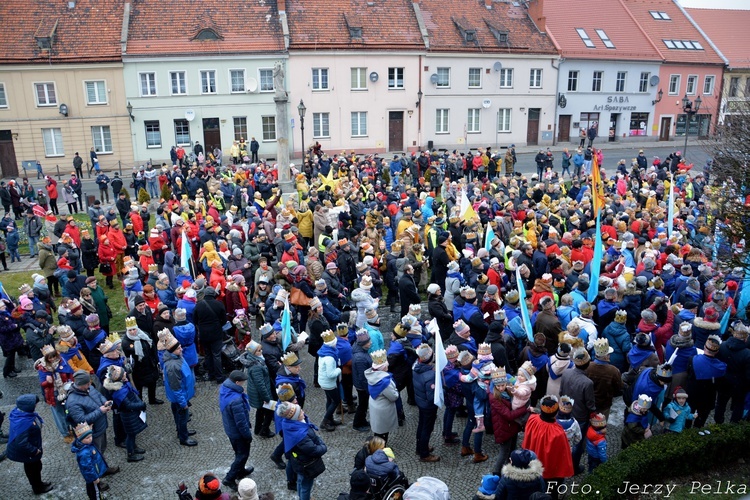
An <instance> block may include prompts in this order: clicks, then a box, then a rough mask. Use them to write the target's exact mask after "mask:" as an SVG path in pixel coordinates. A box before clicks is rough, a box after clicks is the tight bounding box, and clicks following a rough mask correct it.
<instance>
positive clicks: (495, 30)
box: [484, 19, 508, 44]
mask: <svg viewBox="0 0 750 500" xmlns="http://www.w3.org/2000/svg"><path fill="white" fill-rule="evenodd" d="M484 22H485V23H486V24H487V27H488V28H489V29H490V32H491V33H492V36H494V37H495V40H497V43H502V44H507V43H508V32H507V31H506V30H504V29H502V27H500V26H495V25H492V24H490V22H489V21H487V20H486V19H485V21H484Z"/></svg>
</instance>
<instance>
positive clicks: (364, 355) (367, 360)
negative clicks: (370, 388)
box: [352, 343, 372, 391]
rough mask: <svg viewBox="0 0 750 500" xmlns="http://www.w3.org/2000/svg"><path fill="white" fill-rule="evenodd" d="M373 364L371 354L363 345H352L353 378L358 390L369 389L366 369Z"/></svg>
mask: <svg viewBox="0 0 750 500" xmlns="http://www.w3.org/2000/svg"><path fill="white" fill-rule="evenodd" d="M371 366H372V358H371V357H370V354H369V353H368V352H367V351H365V350H364V349H363V348H362V346H361V345H359V344H357V343H355V344H354V345H353V346H352V378H353V380H354V388H355V389H357V390H358V391H366V390H367V378H366V377H365V370H367V369H368V368H370V367H371Z"/></svg>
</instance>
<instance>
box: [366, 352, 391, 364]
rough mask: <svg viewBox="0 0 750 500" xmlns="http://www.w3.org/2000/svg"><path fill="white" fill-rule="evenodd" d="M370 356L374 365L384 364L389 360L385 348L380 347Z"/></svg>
mask: <svg viewBox="0 0 750 500" xmlns="http://www.w3.org/2000/svg"><path fill="white" fill-rule="evenodd" d="M370 357H371V358H372V364H373V365H382V364H383V363H385V362H386V361H387V360H388V353H386V352H385V349H380V350H378V351H375V352H373V353H372V354H371V355H370Z"/></svg>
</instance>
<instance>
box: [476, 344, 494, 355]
mask: <svg viewBox="0 0 750 500" xmlns="http://www.w3.org/2000/svg"><path fill="white" fill-rule="evenodd" d="M477 354H478V355H479V356H489V355H491V354H492V348H491V347H490V345H489V344H487V343H485V342H482V343H481V344H479V348H478V349H477Z"/></svg>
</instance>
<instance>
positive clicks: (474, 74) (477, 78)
mask: <svg viewBox="0 0 750 500" xmlns="http://www.w3.org/2000/svg"><path fill="white" fill-rule="evenodd" d="M481 87H482V68H469V88H470V89H478V88H481Z"/></svg>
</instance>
